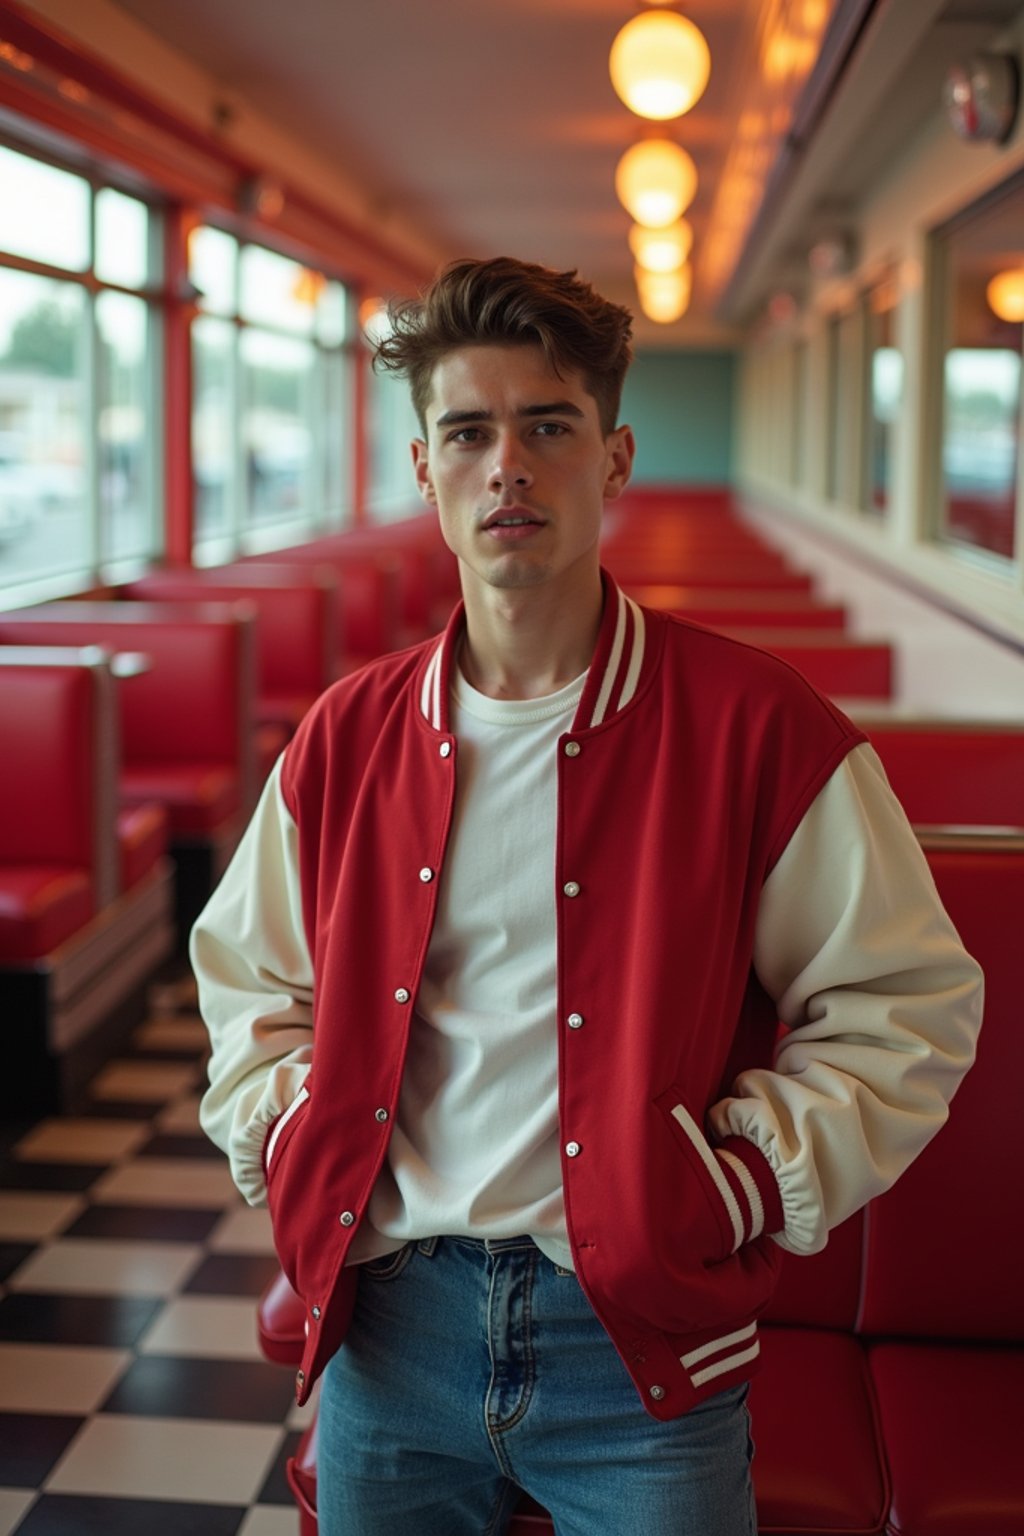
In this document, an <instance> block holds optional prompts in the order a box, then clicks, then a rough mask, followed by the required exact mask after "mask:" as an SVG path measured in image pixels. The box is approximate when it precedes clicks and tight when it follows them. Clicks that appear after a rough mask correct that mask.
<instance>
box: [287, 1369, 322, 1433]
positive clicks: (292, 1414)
mask: <svg viewBox="0 0 1024 1536" xmlns="http://www.w3.org/2000/svg"><path fill="white" fill-rule="evenodd" d="M319 1401H320V1382H319V1381H316V1382H315V1383H314V1385H313V1390H312V1392H311V1393H310V1394H309V1400H308V1401H307V1402H305V1403H303V1404H302V1407H301V1408H300V1407H299V1405H298V1403H293V1404H292V1406H291V1408H290V1410H289V1412H288V1417H287V1418H286V1419H285V1424H286V1425H287V1427H288V1428H289V1429H308V1428H309V1426H310V1424H312V1422H313V1420H314V1418H315V1417H316V1410H317V1404H318V1403H319Z"/></svg>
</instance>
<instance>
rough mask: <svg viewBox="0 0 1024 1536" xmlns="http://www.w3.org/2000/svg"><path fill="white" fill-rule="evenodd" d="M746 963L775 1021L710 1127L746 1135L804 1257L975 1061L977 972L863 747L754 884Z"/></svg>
mask: <svg viewBox="0 0 1024 1536" xmlns="http://www.w3.org/2000/svg"><path fill="white" fill-rule="evenodd" d="M754 966H755V969H756V972H757V975H758V978H759V979H760V981H761V984H762V986H763V987H764V988H765V989H766V991H767V992H768V993H769V994H770V995H771V997H772V998H773V999H774V1000H775V1002H776V1004H777V1006H778V1010H779V1017H780V1019H781V1020H782V1021H783V1023H784V1024H785V1025H786V1026H788V1033H786V1034H785V1035H784V1036H783V1037H782V1038H781V1040H780V1041H779V1044H778V1046H777V1049H776V1055H775V1062H774V1070H770V1071H769V1070H754V1071H747V1072H742V1073H741V1074H740V1075H739V1077H738V1078H737V1079H736V1082H735V1084H734V1085H733V1092H732V1095H730V1096H729V1097H728V1098H725V1099H723V1100H722V1101H721V1102H720V1103H718V1104H716V1105H713V1106H712V1108H711V1111H710V1113H709V1117H708V1118H709V1122H710V1125H711V1129H712V1131H713V1132H714V1134H715V1135H716V1136H718V1137H720V1138H724V1137H726V1136H729V1135H739V1136H744V1137H746V1138H748V1139H749V1140H750V1141H753V1142H754V1143H755V1145H756V1146H757V1147H759V1149H760V1150H761V1152H762V1153H763V1154H764V1156H765V1157H766V1158H767V1160H768V1162H769V1163H770V1165H771V1167H772V1170H773V1171H774V1173H775V1177H776V1180H777V1181H778V1185H779V1189H780V1192H781V1195H782V1205H783V1212H784V1216H785V1229H784V1231H783V1232H781V1233H778V1234H775V1236H776V1240H777V1241H778V1242H779V1243H780V1244H781V1246H782V1247H783V1248H787V1249H790V1250H791V1251H792V1252H794V1253H814V1252H816V1251H817V1250H818V1249H819V1248H822V1247H824V1245H825V1241H826V1236H827V1233H828V1230H829V1228H830V1227H833V1226H836V1225H837V1224H838V1223H839V1222H841V1221H842V1220H843V1219H844V1218H845V1217H846V1216H848V1215H850V1214H851V1213H852V1212H853V1211H855V1210H857V1209H858V1208H859V1207H860V1206H862V1205H864V1204H865V1203H866V1202H867V1201H868V1200H870V1199H871V1198H873V1197H874V1196H875V1195H878V1194H881V1193H882V1191H883V1190H885V1189H887V1188H888V1187H889V1185H890V1184H892V1183H893V1182H894V1180H895V1179H896V1178H897V1177H898V1176H899V1174H900V1173H901V1172H902V1171H903V1170H904V1168H906V1167H907V1165H908V1164H909V1163H910V1162H911V1161H912V1160H913V1158H914V1157H916V1156H917V1154H918V1152H920V1151H921V1149H922V1148H923V1147H924V1146H925V1144H926V1143H927V1142H928V1141H929V1140H930V1139H931V1137H932V1136H933V1135H934V1134H935V1132H936V1131H937V1130H938V1129H939V1127H940V1126H941V1125H942V1124H943V1122H944V1121H945V1119H946V1116H947V1112H948V1104H949V1100H950V1099H951V1098H952V1096H953V1094H954V1092H955V1091H956V1088H957V1086H958V1084H959V1082H960V1079H961V1078H962V1076H963V1074H964V1073H965V1072H966V1070H967V1068H968V1067H969V1066H970V1064H971V1062H972V1060H973V1059H974V1048H975V1041H976V1038H977V1033H978V1029H979V1027H980V1024H981V1004H982V982H981V971H980V968H979V967H978V966H977V964H976V963H975V962H974V961H973V960H972V959H971V958H970V956H969V955H968V954H967V953H966V952H965V950H964V949H963V946H962V945H961V943H960V940H959V938H958V936H957V933H956V930H955V929H954V928H953V925H952V923H951V922H950V920H949V918H948V917H947V916H946V913H945V911H944V910H943V908H942V905H941V903H940V901H939V898H938V894H937V892H936V890H935V885H934V882H933V881H932V877H931V872H930V870H929V868H928V864H927V861H926V859H925V857H924V854H923V853H922V852H921V849H920V846H919V845H918V842H917V839H916V837H915V836H914V834H913V831H912V830H911V827H910V825H909V823H908V821H907V819H906V816H905V815H904V812H903V809H902V807H901V806H900V804H899V802H898V801H897V800H896V798H895V796H894V795H893V793H892V791H891V790H890V788H889V785H888V782H887V781H886V778H885V773H884V771H883V769H882V765H881V763H880V762H879V759H878V757H877V755H876V754H875V752H874V751H873V749H872V748H871V747H869V746H866V745H862V746H859V747H856V748H855V749H854V750H853V751H852V752H851V753H850V754H849V755H848V756H847V757H846V759H845V760H844V762H843V763H842V764H841V765H840V767H839V768H838V769H837V770H836V772H835V773H834V774H833V775H832V777H831V778H830V780H829V781H828V783H827V784H826V785H825V787H824V788H823V789H822V791H821V792H820V794H819V795H818V796H817V798H816V799H815V801H814V803H813V804H812V805H811V807H810V809H809V810H808V811H807V813H806V815H805V816H804V818H803V820H802V821H801V823H800V825H799V826H798V827H797V829H796V831H795V833H794V835H793V837H792V838H791V840H790V842H789V844H788V845H787V847H786V850H785V852H784V853H783V855H782V857H781V858H780V859H779V861H778V863H777V864H776V866H775V868H774V869H773V870H772V872H771V874H770V876H769V877H768V880H767V881H766V882H765V887H764V890H763V892H762V898H761V905H760V909H759V914H758V923H757V933H756V944H755V952H754Z"/></svg>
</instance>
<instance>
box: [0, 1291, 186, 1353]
mask: <svg viewBox="0 0 1024 1536" xmlns="http://www.w3.org/2000/svg"><path fill="white" fill-rule="evenodd" d="M163 1305H164V1303H163V1301H162V1300H157V1299H154V1298H152V1297H144V1296H66V1295H61V1294H57V1295H50V1294H45V1295H36V1294H34V1293H33V1292H31V1291H14V1292H12V1293H11V1294H9V1295H7V1296H4V1297H3V1298H2V1299H0V1339H3V1340H6V1341H9V1342H11V1341H13V1342H17V1343H22V1344H75V1345H78V1344H91V1345H98V1346H102V1347H103V1348H105V1349H130V1348H131V1347H132V1345H133V1344H135V1343H136V1341H137V1340H138V1339H139V1338H140V1336H141V1335H142V1333H143V1332H144V1330H145V1329H146V1328H147V1327H148V1325H149V1324H150V1323H151V1322H152V1321H153V1319H154V1317H155V1316H156V1314H157V1313H158V1312H159V1311H160V1309H161V1307H162V1306H163Z"/></svg>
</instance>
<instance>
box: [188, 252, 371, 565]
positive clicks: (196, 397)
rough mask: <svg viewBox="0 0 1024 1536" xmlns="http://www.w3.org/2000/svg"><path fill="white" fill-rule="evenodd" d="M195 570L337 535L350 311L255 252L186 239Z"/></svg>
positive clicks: (342, 298)
mask: <svg viewBox="0 0 1024 1536" xmlns="http://www.w3.org/2000/svg"><path fill="white" fill-rule="evenodd" d="M189 273H190V277H191V280H192V282H193V283H194V284H195V287H196V288H197V289H198V290H199V299H198V304H199V308H200V311H201V313H200V314H199V316H198V317H197V318H196V319H195V321H194V322H193V325H192V374H193V414H192V457H193V467H194V473H195V548H196V558H197V560H198V561H199V562H200V563H204V564H206V563H211V562H213V561H217V560H221V559H225V558H229V557H230V556H231V555H232V554H234V553H236V552H238V551H239V550H242V551H249V550H255V549H272V548H279V547H281V546H282V545H285V544H289V543H293V542H298V541H299V540H300V539H302V538H307V537H309V535H310V534H311V533H314V532H316V531H318V530H323V529H328V528H337V527H341V526H342V525H343V524H344V522H345V521H346V518H347V516H348V515H349V513H350V510H351V492H350V482H351V476H350V472H349V461H350V455H351V453H352V441H351V431H350V426H349V423H348V419H347V418H348V410H349V399H350V391H349V387H348V386H349V366H350V353H349V339H350V334H351V326H350V320H349V307H350V299H349V295H348V293H347V291H346V290H345V288H344V287H343V286H342V285H341V284H340V283H338V282H335V281H333V280H331V279H329V278H327V277H326V276H325V275H324V274H323V273H321V272H319V271H316V270H314V269H311V268H309V267H304V266H302V265H301V263H299V262H297V261H293V260H291V259H290V258H289V257H286V256H282V255H280V254H279V253H278V252H276V251H271V250H268V249H266V247H264V246H259V245H250V244H242V243H240V242H239V241H237V240H236V239H235V238H234V236H232V235H230V234H228V233H226V232H225V231H223V230H219V229H214V228H212V227H208V226H201V227H199V228H197V229H195V230H193V232H192V235H191V237H190V239H189Z"/></svg>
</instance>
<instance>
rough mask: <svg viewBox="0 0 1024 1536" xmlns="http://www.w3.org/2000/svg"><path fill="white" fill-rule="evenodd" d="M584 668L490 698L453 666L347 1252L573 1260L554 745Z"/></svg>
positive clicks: (567, 721) (568, 720)
mask: <svg viewBox="0 0 1024 1536" xmlns="http://www.w3.org/2000/svg"><path fill="white" fill-rule="evenodd" d="M585 681H586V674H584V675H583V676H582V677H579V678H577V679H576V681H575V682H573V683H570V684H569V685H568V687H566V688H563V689H561V690H560V691H559V692H558V693H554V694H550V695H548V696H547V697H545V698H541V699H514V700H506V699H492V698H488V697H487V696H486V695H484V694H482V693H478V692H477V691H476V689H475V688H472V687H471V686H470V685H469V683H467V682H466V680H465V678H463V677H462V676H461V674H459V673H456V678H455V683H454V687H453V701H452V702H453V717H452V728H453V730H454V733H455V735H456V736H457V738H458V743H459V749H458V750H459V756H458V774H457V785H456V801H455V812H454V822H453V827H452V837H451V839H450V841H449V845H448V854H447V857H446V860H445V865H444V870H443V872H442V876H441V885H440V889H439V892H438V907H437V916H436V920H435V924H434V929H433V933H432V936H431V941H430V948H429V951H428V953H427V961H426V966H425V969H424V973H423V978H422V980H421V983H420V990H419V994H418V996H417V999H416V1008H415V1014H414V1018H413V1023H412V1031H411V1037H410V1043H409V1053H408V1057H407V1060H406V1065H405V1073H404V1076H403V1080H402V1090H401V1097H400V1100H399V1107H398V1117H397V1123H396V1125H395V1128H394V1132H393V1134H392V1138H391V1143H390V1147H389V1150H388V1159H387V1163H386V1165H385V1167H384V1168H383V1169H382V1170H381V1174H380V1176H379V1178H378V1180H377V1183H376V1185H375V1187H374V1191H373V1194H372V1196H371V1199H370V1206H369V1211H368V1219H367V1222H366V1223H365V1225H364V1227H363V1229H362V1230H361V1231H360V1233H359V1236H358V1238H357V1244H358V1247H357V1249H356V1251H355V1253H354V1255H353V1256H354V1257H355V1258H356V1259H365V1258H371V1257H374V1256H375V1255H376V1254H379V1253H385V1252H387V1251H388V1250H389V1249H393V1248H396V1247H398V1246H399V1245H400V1244H401V1243H404V1242H407V1241H409V1240H410V1239H417V1238H423V1237H430V1236H438V1235H445V1234H447V1235H451V1236H459V1235H462V1236H469V1237H493V1238H500V1237H517V1236H519V1235H520V1234H522V1233H527V1234H528V1235H529V1236H531V1237H532V1238H533V1239H534V1241H535V1242H536V1243H537V1246H538V1247H539V1248H540V1249H541V1251H542V1252H543V1253H545V1254H546V1255H547V1256H548V1257H549V1258H550V1259H553V1260H554V1261H555V1262H556V1263H558V1264H562V1265H564V1266H565V1267H566V1268H571V1267H572V1253H571V1250H570V1248H569V1241H568V1236H567V1233H566V1228H565V1208H564V1204H563V1199H562V1176H561V1162H560V1156H559V1136H558V1046H557V1034H556V1005H557V982H556V970H557V949H556V933H555V882H554V865H555V835H556V811H557V792H558V779H557V766H556V765H557V747H558V740H559V737H560V736H561V735H562V734H563V733H564V732H565V731H567V730H568V729H569V728H570V726H571V725H572V721H573V718H574V716H575V713H576V707H577V705H578V703H579V700H580V696H581V694H582V692H583V685H584V682H585Z"/></svg>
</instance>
